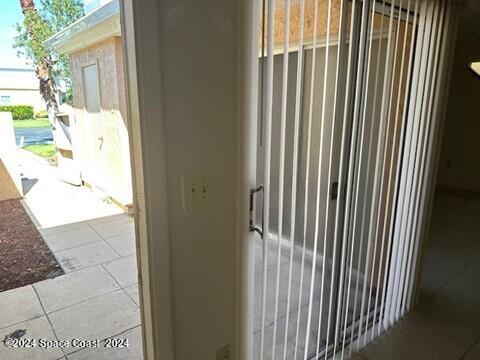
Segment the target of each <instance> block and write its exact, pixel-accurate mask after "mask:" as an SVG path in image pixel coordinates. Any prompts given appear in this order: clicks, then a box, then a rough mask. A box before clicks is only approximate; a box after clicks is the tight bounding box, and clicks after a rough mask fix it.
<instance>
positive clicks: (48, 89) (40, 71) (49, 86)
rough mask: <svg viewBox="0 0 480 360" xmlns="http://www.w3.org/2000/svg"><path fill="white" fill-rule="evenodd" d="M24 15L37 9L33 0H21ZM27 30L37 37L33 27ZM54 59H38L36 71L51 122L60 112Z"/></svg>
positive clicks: (31, 35) (52, 122) (30, 34)
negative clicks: (53, 71)
mask: <svg viewBox="0 0 480 360" xmlns="http://www.w3.org/2000/svg"><path fill="white" fill-rule="evenodd" d="M20 6H21V8H22V12H23V15H24V16H25V15H26V14H27V13H28V12H29V11H37V10H36V9H35V4H34V2H33V0H20ZM27 32H28V35H29V36H30V37H32V38H33V37H35V34H34V33H33V29H31V28H30V29H29V28H28V27H27ZM51 64H52V60H51V59H50V58H46V59H37V64H36V69H35V73H36V75H37V78H38V80H39V81H40V94H41V96H42V98H43V100H44V101H45V105H46V107H47V112H48V118H49V120H50V123H51V124H52V125H53V124H54V119H55V114H56V113H57V112H58V102H57V96H56V95H57V87H56V85H55V81H54V80H53V78H52V65H51Z"/></svg>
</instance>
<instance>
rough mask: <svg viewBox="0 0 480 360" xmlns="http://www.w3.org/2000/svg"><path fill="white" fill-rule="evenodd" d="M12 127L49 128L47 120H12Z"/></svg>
mask: <svg viewBox="0 0 480 360" xmlns="http://www.w3.org/2000/svg"><path fill="white" fill-rule="evenodd" d="M13 127H15V128H17V129H18V128H37V127H50V122H49V121H48V119H26V120H13Z"/></svg>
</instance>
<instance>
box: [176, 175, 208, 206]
mask: <svg viewBox="0 0 480 360" xmlns="http://www.w3.org/2000/svg"><path fill="white" fill-rule="evenodd" d="M181 183H182V196H183V210H184V211H185V212H186V213H188V212H195V211H203V210H206V209H208V208H209V207H210V206H211V203H212V189H211V184H210V182H209V181H208V179H207V178H206V177H204V176H200V175H191V176H184V177H182V179H181Z"/></svg>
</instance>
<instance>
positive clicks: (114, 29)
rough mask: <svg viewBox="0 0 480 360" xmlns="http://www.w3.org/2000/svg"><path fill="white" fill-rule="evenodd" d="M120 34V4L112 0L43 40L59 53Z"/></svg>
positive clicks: (81, 47)
mask: <svg viewBox="0 0 480 360" xmlns="http://www.w3.org/2000/svg"><path fill="white" fill-rule="evenodd" d="M120 35H121V27H120V6H119V3H118V0H112V1H110V2H108V3H106V4H105V5H103V6H101V7H99V8H98V9H96V10H95V11H92V12H91V13H89V14H87V15H85V16H84V17H82V18H80V19H78V20H77V21H75V22H74V23H73V24H71V25H70V26H68V27H67V28H65V29H64V30H62V31H60V32H59V33H57V34H55V35H53V36H52V37H50V38H48V39H47V40H45V45H47V46H48V47H50V48H52V49H54V50H55V51H57V52H59V53H61V54H71V53H73V52H75V51H77V50H80V49H83V48H85V47H88V46H90V45H93V44H95V43H98V42H99V41H102V40H104V39H107V38H109V37H112V36H120Z"/></svg>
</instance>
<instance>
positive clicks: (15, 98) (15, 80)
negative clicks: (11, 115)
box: [0, 68, 45, 111]
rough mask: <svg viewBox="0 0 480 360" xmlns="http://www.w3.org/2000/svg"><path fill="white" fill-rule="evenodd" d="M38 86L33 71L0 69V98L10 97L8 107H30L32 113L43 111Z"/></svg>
mask: <svg viewBox="0 0 480 360" xmlns="http://www.w3.org/2000/svg"><path fill="white" fill-rule="evenodd" d="M39 86H40V83H39V80H38V79H37V77H36V75H35V70H32V69H15V68H0V96H10V103H9V104H8V105H32V106H33V107H34V111H40V110H43V109H45V103H44V102H43V100H42V97H41V95H40V90H39ZM2 105H7V104H2Z"/></svg>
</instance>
